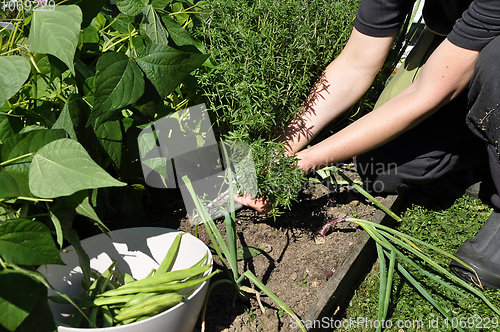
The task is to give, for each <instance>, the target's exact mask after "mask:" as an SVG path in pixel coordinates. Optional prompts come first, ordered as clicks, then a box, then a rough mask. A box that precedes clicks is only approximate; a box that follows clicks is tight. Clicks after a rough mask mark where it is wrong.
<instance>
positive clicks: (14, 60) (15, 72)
mask: <svg viewBox="0 0 500 332" xmlns="http://www.w3.org/2000/svg"><path fill="white" fill-rule="evenodd" d="M30 71H31V66H30V62H29V61H28V59H26V58H24V57H22V56H18V55H11V56H0V87H2V88H1V89H0V106H2V105H3V104H4V103H5V102H6V101H7V100H9V98H10V97H12V96H13V95H15V94H16V92H17V91H19V89H21V87H22V86H23V84H24V82H26V80H27V79H28V77H29V74H30Z"/></svg>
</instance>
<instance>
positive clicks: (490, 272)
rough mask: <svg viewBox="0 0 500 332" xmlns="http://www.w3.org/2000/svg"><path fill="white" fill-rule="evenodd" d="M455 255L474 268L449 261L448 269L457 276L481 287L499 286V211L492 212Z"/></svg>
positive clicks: (493, 287) (495, 287)
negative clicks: (475, 233)
mask: <svg viewBox="0 0 500 332" xmlns="http://www.w3.org/2000/svg"><path fill="white" fill-rule="evenodd" d="M455 256H456V257H457V258H459V259H460V260H462V261H463V262H464V263H466V264H467V265H469V266H470V267H471V268H472V269H473V270H474V271H472V270H470V269H469V268H467V267H465V266H463V265H462V264H460V263H458V262H457V261H454V260H453V261H451V263H450V269H451V271H452V272H453V273H455V274H456V275H457V276H458V277H459V278H461V279H463V280H465V281H467V282H470V283H474V284H476V285H477V286H479V287H481V288H486V289H498V288H500V213H498V212H493V213H492V215H491V216H490V218H489V219H488V221H486V223H485V224H484V226H483V227H482V228H481V229H480V230H479V232H478V233H477V235H476V236H475V237H474V238H473V239H470V240H468V241H466V242H465V243H464V244H463V245H462V246H461V247H460V248H458V250H457V252H456V253H455ZM478 278H479V279H478Z"/></svg>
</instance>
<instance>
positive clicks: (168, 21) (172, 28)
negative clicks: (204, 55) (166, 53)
mask: <svg viewBox="0 0 500 332" xmlns="http://www.w3.org/2000/svg"><path fill="white" fill-rule="evenodd" d="M162 20H163V23H164V24H165V27H166V28H167V30H168V32H169V33H170V37H171V38H172V40H173V41H174V42H175V44H177V45H178V46H184V45H196V44H199V42H198V41H197V40H196V39H194V38H193V37H191V34H190V33H189V32H188V31H187V30H186V29H184V28H183V27H182V26H181V25H180V24H179V23H178V22H177V21H176V20H174V19H173V18H171V17H170V15H163V16H162Z"/></svg>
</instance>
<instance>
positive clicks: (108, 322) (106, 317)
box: [101, 305, 113, 327]
mask: <svg viewBox="0 0 500 332" xmlns="http://www.w3.org/2000/svg"><path fill="white" fill-rule="evenodd" d="M101 311H102V327H111V326H113V314H112V312H111V310H110V309H109V307H108V306H107V305H104V306H102V308H101Z"/></svg>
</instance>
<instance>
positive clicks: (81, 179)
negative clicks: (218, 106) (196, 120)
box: [0, 0, 208, 332]
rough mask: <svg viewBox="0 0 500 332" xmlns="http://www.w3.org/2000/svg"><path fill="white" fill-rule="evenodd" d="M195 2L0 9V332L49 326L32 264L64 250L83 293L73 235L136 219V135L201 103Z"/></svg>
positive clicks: (127, 0)
mask: <svg viewBox="0 0 500 332" xmlns="http://www.w3.org/2000/svg"><path fill="white" fill-rule="evenodd" d="M203 7H204V2H202V1H194V2H193V1H191V0H174V1H169V0H154V1H135V0H117V1H111V2H110V1H104V0H85V1H80V0H69V1H67V0H63V1H59V0H50V1H47V2H44V3H38V2H37V1H30V0H28V1H24V0H23V1H12V0H5V1H2V2H1V3H0V21H3V22H2V23H1V24H0V282H1V283H2V287H1V288H0V308H3V309H2V310H0V329H2V330H3V329H7V330H9V331H40V332H45V331H53V330H54V329H55V325H54V322H53V320H52V319H51V317H52V315H51V314H50V309H49V307H48V302H47V288H51V286H50V285H49V284H48V283H47V281H46V280H45V279H44V277H43V275H41V274H40V273H38V272H37V271H36V269H35V268H36V267H37V266H39V265H45V264H62V261H61V258H60V256H59V250H61V249H62V248H63V247H64V246H65V245H68V244H72V245H73V246H74V247H75V250H76V251H77V252H78V254H79V257H80V265H81V267H82V269H83V273H84V280H83V282H84V284H85V286H87V287H88V286H89V285H90V284H91V273H90V264H89V258H88V257H87V255H86V253H85V252H84V251H83V249H82V247H81V245H80V242H79V239H80V238H81V237H83V236H89V235H93V234H95V233H98V232H100V231H103V232H107V231H108V230H109V229H112V228H123V227H127V226H137V225H140V224H141V222H144V221H145V214H144V211H143V209H142V203H141V201H142V200H141V197H142V195H143V193H144V192H145V191H146V186H145V183H144V179H143V178H142V170H141V167H140V161H139V151H138V146H137V136H138V134H139V132H140V131H141V129H142V128H144V127H145V126H147V125H148V124H149V123H150V122H153V121H155V120H156V119H158V118H161V117H163V116H165V115H167V114H169V113H172V112H175V111H176V110H178V109H182V108H185V107H187V106H189V105H190V104H198V103H199V100H197V98H198V97H197V94H196V87H195V84H194V81H195V80H194V79H193V77H192V75H191V73H192V72H193V71H194V70H196V69H197V68H199V67H201V66H203V65H204V64H205V62H206V60H207V58H208V55H207V54H206V52H205V49H204V46H203V45H202V44H201V43H200V42H199V41H198V40H196V39H194V38H193V37H192V36H191V34H190V32H189V31H190V30H191V29H192V28H193V27H194V26H195V25H196V24H198V23H199V21H200V19H199V17H200V16H203V15H205V13H204V11H203ZM89 220H90V221H91V223H90V224H88V221H89ZM92 224H94V225H95V226H97V227H94V226H92ZM77 230H78V231H77ZM5 308H9V310H6V309H5Z"/></svg>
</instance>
